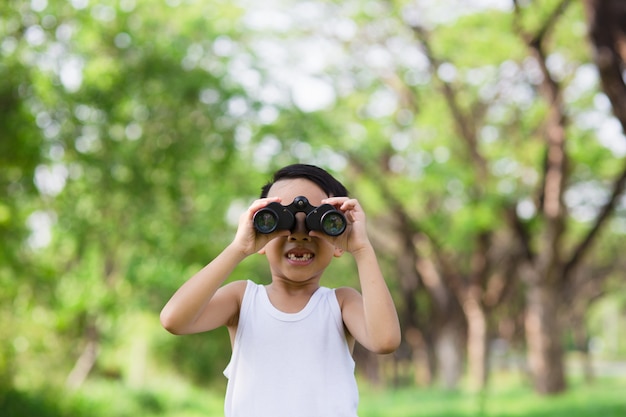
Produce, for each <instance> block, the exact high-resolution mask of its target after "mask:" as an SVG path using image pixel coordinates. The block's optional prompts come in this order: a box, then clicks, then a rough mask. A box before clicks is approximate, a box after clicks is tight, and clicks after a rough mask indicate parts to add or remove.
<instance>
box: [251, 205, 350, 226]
mask: <svg viewBox="0 0 626 417" xmlns="http://www.w3.org/2000/svg"><path fill="white" fill-rule="evenodd" d="M301 212H302V213H305V214H306V219H305V225H306V228H307V230H318V231H319V230H321V231H322V232H324V233H326V234H327V235H330V236H338V235H340V234H342V233H343V232H344V230H346V224H347V223H346V218H345V217H344V215H343V213H341V212H340V211H339V210H336V209H335V208H334V207H333V206H331V205H330V204H322V205H321V206H319V207H316V206H312V205H311V204H310V203H309V200H307V199H306V197H302V196H300V197H296V198H295V199H294V200H293V203H291V204H289V205H288V206H283V205H281V204H279V203H276V202H272V203H269V204H268V205H267V206H266V207H263V208H262V209H260V210H258V211H257V212H256V213H254V218H253V223H254V227H255V228H256V230H258V231H259V233H264V234H267V233H272V232H273V231H275V230H293V228H294V227H295V225H296V213H301Z"/></svg>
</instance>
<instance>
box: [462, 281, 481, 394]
mask: <svg viewBox="0 0 626 417" xmlns="http://www.w3.org/2000/svg"><path fill="white" fill-rule="evenodd" d="M468 293H469V296H468V297H467V299H466V300H465V301H464V302H463V311H464V312H465V316H466V317H467V361H468V363H467V365H468V373H469V379H470V385H471V386H472V388H475V389H476V390H482V389H483V388H484V387H485V385H486V383H487V317H486V315H485V310H484V308H483V306H482V305H481V303H480V299H476V295H480V294H481V292H480V288H479V289H478V292H477V293H476V294H473V291H472V290H470V291H468Z"/></svg>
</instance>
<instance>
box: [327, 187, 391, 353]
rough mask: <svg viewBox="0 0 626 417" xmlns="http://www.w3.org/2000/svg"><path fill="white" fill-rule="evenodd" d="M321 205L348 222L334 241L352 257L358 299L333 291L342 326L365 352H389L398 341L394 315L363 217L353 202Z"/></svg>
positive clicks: (351, 293) (353, 293)
mask: <svg viewBox="0 0 626 417" xmlns="http://www.w3.org/2000/svg"><path fill="white" fill-rule="evenodd" d="M324 202H325V203H329V204H333V205H335V206H337V207H339V208H340V210H342V211H343V212H344V214H345V215H346V218H347V219H348V220H349V223H350V225H349V227H348V229H347V230H346V232H345V233H344V235H345V236H340V237H338V238H337V239H336V240H335V244H336V245H338V247H340V248H342V249H345V250H346V251H348V252H350V253H352V256H353V257H354V259H355V261H356V265H357V270H358V274H359V281H360V283H361V292H362V295H361V294H359V292H358V291H356V290H354V289H352V288H339V289H338V290H337V296H338V300H339V303H340V305H341V311H342V316H343V321H344V324H345V325H346V328H347V329H348V332H350V334H351V335H352V336H353V337H354V338H355V339H356V340H357V341H358V342H359V343H360V344H361V345H363V346H364V347H365V348H366V349H368V350H370V351H373V352H376V353H390V352H393V351H394V350H396V349H397V347H398V346H399V344H400V338H401V334H400V323H399V320H398V313H397V312H396V308H395V305H394V303H393V299H392V298H391V294H390V292H389V288H388V287H387V284H386V283H385V279H384V277H383V274H382V272H381V270H380V266H379V265H378V260H377V259H376V253H375V252H374V248H373V247H372V245H371V243H370V241H369V238H368V237H367V232H366V229H365V213H364V212H363V210H362V209H361V207H360V205H359V203H358V201H357V200H354V199H346V198H341V199H340V198H332V199H328V200H325V201H324Z"/></svg>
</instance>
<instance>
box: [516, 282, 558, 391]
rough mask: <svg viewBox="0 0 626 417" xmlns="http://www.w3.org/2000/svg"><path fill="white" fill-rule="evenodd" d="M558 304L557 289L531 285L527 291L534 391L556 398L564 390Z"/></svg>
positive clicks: (527, 317) (528, 328)
mask: <svg viewBox="0 0 626 417" xmlns="http://www.w3.org/2000/svg"><path fill="white" fill-rule="evenodd" d="M558 300H559V293H558V291H557V290H556V288H555V287H553V286H550V285H547V284H545V283H538V284H534V285H530V287H529V288H528V290H527V295H526V320H525V328H526V341H527V343H528V364H529V366H530V371H531V375H532V378H533V383H534V386H535V390H536V391H537V392H538V393H540V394H555V393H558V392H562V391H564V390H565V389H566V383H565V370H564V365H563V362H564V355H563V347H562V341H561V334H562V329H561V326H560V324H559V319H558V305H559V302H558Z"/></svg>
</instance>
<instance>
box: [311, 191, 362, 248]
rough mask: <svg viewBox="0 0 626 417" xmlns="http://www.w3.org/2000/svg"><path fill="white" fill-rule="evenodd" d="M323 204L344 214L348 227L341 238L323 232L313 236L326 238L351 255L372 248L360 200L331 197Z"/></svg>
mask: <svg viewBox="0 0 626 417" xmlns="http://www.w3.org/2000/svg"><path fill="white" fill-rule="evenodd" d="M322 204H330V205H332V206H334V207H335V208H336V209H337V210H340V211H341V212H343V214H344V216H345V217H346V220H347V221H348V225H347V227H346V230H345V232H343V233H342V234H341V235H339V236H328V235H327V234H325V233H323V232H311V235H312V236H317V237H321V238H326V239H328V240H330V241H331V242H332V243H333V244H334V245H335V246H336V247H337V248H339V249H343V250H345V251H347V252H350V253H354V252H358V251H359V250H360V249H363V248H365V247H370V246H371V243H370V241H369V237H368V236H367V230H366V228H365V212H364V211H363V209H362V208H361V205H360V204H359V202H358V200H356V199H354V198H348V197H331V198H326V199H324V200H322Z"/></svg>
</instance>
